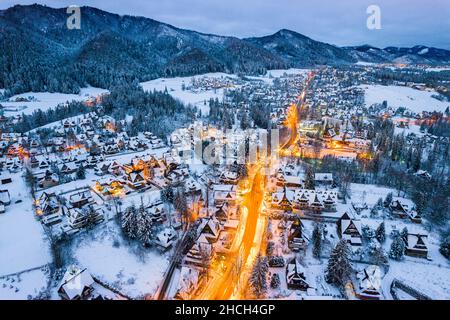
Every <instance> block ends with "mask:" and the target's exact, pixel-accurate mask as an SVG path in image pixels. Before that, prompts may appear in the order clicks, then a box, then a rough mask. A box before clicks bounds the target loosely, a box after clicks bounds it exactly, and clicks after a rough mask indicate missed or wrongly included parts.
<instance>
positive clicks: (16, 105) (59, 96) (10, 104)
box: [2, 87, 108, 116]
mask: <svg viewBox="0 0 450 320" xmlns="http://www.w3.org/2000/svg"><path fill="white" fill-rule="evenodd" d="M106 92H108V90H105V89H102V88H95V87H86V88H82V89H81V90H80V93H79V94H68V93H58V92H53V93H51V92H25V93H21V94H18V95H15V96H12V97H10V98H9V99H8V101H6V102H2V105H3V107H4V108H5V115H6V116H14V115H18V114H22V113H24V114H32V113H33V112H34V111H36V110H39V109H41V110H42V111H45V110H47V109H50V108H54V107H56V106H57V105H58V104H61V103H65V102H68V101H74V100H75V101H85V100H87V99H88V98H89V97H96V96H98V95H100V94H102V93H106ZM30 98H31V99H30ZM20 99H26V100H29V101H17V100H20Z"/></svg>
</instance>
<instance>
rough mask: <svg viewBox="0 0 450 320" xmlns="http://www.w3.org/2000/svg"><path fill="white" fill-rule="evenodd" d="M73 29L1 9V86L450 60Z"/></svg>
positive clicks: (140, 20) (129, 22) (278, 42)
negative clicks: (370, 63)
mask: <svg viewBox="0 0 450 320" xmlns="http://www.w3.org/2000/svg"><path fill="white" fill-rule="evenodd" d="M81 14H82V18H81V29H80V30H69V29H67V27H66V19H67V17H68V15H67V13H66V10H65V8H61V9H54V8H50V7H46V6H42V5H37V4H34V5H30V6H20V5H17V6H14V7H11V8H9V9H6V10H2V11H0V47H1V48H2V50H1V51H0V87H4V88H7V89H9V90H10V93H17V92H24V91H31V90H32V91H42V90H46V91H62V92H76V91H77V90H78V89H79V87H82V86H85V85H87V84H90V85H94V86H101V87H111V86H113V85H114V84H117V83H119V82H120V81H123V80H124V79H127V80H137V81H144V80H149V79H153V78H157V77H161V76H176V75H177V76H178V75H192V74H199V73H205V72H217V71H223V72H229V73H244V74H260V73H264V72H265V71H266V70H267V69H280V68H288V67H312V66H315V65H339V64H351V63H355V62H357V61H366V62H393V61H396V62H412V63H431V64H441V63H449V62H450V51H449V50H444V49H437V48H429V47H424V46H416V47H413V48H396V47H388V48H385V49H379V48H375V47H371V46H359V47H337V46H334V45H331V44H327V43H323V42H319V41H315V40H313V39H310V38H308V37H306V36H304V35H301V34H299V33H296V32H294V31H290V30H285V29H283V30H280V31H278V32H277V33H275V34H273V35H269V36H264V37H254V38H246V39H239V38H236V37H225V36H218V35H211V34H204V33H199V32H195V31H191V30H184V29H179V28H176V27H174V26H171V25H169V24H165V23H162V22H158V21H155V20H153V19H149V18H144V17H134V16H120V15H117V14H112V13H109V12H105V11H102V10H99V9H96V8H92V7H82V8H81Z"/></svg>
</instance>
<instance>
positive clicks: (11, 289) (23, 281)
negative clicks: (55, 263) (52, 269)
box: [0, 268, 49, 300]
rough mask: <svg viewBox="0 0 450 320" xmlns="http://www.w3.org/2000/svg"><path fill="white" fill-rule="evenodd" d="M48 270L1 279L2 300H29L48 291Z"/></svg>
mask: <svg viewBox="0 0 450 320" xmlns="http://www.w3.org/2000/svg"><path fill="white" fill-rule="evenodd" d="M48 274H49V271H48V269H47V268H39V269H36V270H32V271H27V272H24V273H21V274H18V275H12V276H8V277H3V278H0V300H27V299H29V298H32V297H36V296H37V295H38V294H39V293H41V292H44V291H46V289H47V284H48V280H49V279H48Z"/></svg>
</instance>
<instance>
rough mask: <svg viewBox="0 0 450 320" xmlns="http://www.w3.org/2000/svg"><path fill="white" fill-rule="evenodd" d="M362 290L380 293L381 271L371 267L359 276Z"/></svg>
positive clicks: (374, 266)
mask: <svg viewBox="0 0 450 320" xmlns="http://www.w3.org/2000/svg"><path fill="white" fill-rule="evenodd" d="M357 278H358V279H359V287H360V289H361V290H370V291H379V290H380V287H381V269H380V267H379V266H376V265H370V266H368V267H366V268H365V269H363V270H362V271H360V272H359V273H358V274H357Z"/></svg>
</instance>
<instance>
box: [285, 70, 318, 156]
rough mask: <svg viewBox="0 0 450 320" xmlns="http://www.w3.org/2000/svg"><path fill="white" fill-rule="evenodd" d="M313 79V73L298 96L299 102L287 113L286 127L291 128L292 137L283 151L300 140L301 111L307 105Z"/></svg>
mask: <svg viewBox="0 0 450 320" xmlns="http://www.w3.org/2000/svg"><path fill="white" fill-rule="evenodd" d="M313 77H314V73H313V72H311V73H309V74H308V78H307V79H306V81H305V86H304V88H303V90H302V92H301V94H300V95H299V96H298V98H297V102H296V103H295V104H294V103H293V104H292V105H291V106H290V107H289V109H288V111H287V116H286V121H285V125H286V127H288V128H289V131H290V137H289V140H288V141H286V143H285V144H284V145H283V146H282V147H281V149H287V148H289V147H290V146H291V145H293V144H294V143H295V142H296V141H297V139H298V131H297V125H298V122H299V120H300V119H299V118H300V110H301V109H302V108H303V107H304V105H305V97H306V92H307V90H308V87H309V84H310V82H311V80H312V78H313Z"/></svg>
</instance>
